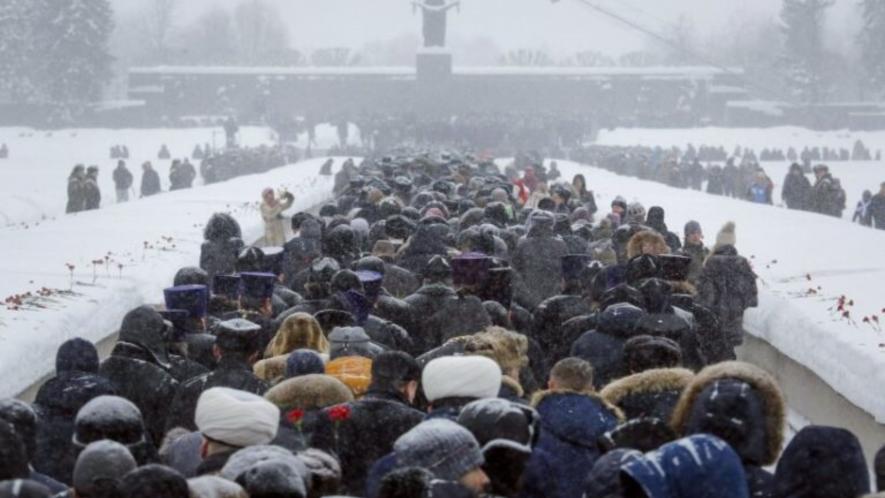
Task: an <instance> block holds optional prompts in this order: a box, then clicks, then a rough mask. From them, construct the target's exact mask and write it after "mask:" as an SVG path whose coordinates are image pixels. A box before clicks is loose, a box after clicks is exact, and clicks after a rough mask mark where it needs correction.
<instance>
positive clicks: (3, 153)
mask: <svg viewBox="0 0 885 498" xmlns="http://www.w3.org/2000/svg"><path fill="white" fill-rule="evenodd" d="M8 157H9V147H7V146H6V144H3V145H0V159H7V158H8Z"/></svg>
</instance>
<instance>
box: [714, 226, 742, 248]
mask: <svg viewBox="0 0 885 498" xmlns="http://www.w3.org/2000/svg"><path fill="white" fill-rule="evenodd" d="M734 228H735V227H734V222H733V221H729V222H728V223H726V224H725V226H723V227H722V230H719V233H718V234H717V235H716V247H717V248H719V247H723V246H733V245H735V244H737V237H736V236H735V234H734Z"/></svg>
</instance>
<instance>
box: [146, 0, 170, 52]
mask: <svg viewBox="0 0 885 498" xmlns="http://www.w3.org/2000/svg"><path fill="white" fill-rule="evenodd" d="M178 6H179V0H148V4H147V5H146V6H145V8H144V11H143V12H142V14H141V16H140V17H141V27H140V28H141V29H140V31H141V32H142V34H143V36H144V38H145V40H146V42H147V54H146V55H147V57H148V59H150V60H152V61H153V62H159V63H161V64H162V63H166V62H169V49H170V40H171V39H172V35H173V34H174V31H175V11H176V9H177V8H178Z"/></svg>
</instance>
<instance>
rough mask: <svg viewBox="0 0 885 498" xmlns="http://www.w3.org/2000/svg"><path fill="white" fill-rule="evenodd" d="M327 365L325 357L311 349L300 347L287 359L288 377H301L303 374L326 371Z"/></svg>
mask: <svg viewBox="0 0 885 498" xmlns="http://www.w3.org/2000/svg"><path fill="white" fill-rule="evenodd" d="M325 371H326V365H325V364H323V358H322V357H321V356H320V355H319V354H317V353H316V351H313V350H310V349H298V350H295V351H292V354H290V355H289V357H288V358H287V359H286V378H287V379H291V378H292V377H299V376H301V375H309V374H321V373H325Z"/></svg>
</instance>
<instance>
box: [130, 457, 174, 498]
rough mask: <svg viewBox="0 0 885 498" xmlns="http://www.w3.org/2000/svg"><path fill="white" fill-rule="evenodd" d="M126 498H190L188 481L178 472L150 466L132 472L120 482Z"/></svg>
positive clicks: (158, 466) (163, 467) (167, 468)
mask: <svg viewBox="0 0 885 498" xmlns="http://www.w3.org/2000/svg"><path fill="white" fill-rule="evenodd" d="M120 491H121V492H122V495H123V496H125V497H126V498H156V497H158V496H162V497H163V498H190V490H189V489H188V487H187V480H185V478H184V476H182V475H181V474H179V473H178V472H177V471H175V470H173V469H170V468H169V467H166V466H163V465H156V464H150V465H145V466H144V467H139V468H137V469H135V470H132V471H130V472H129V473H127V474H126V475H124V476H123V479H122V480H121V482H120Z"/></svg>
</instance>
